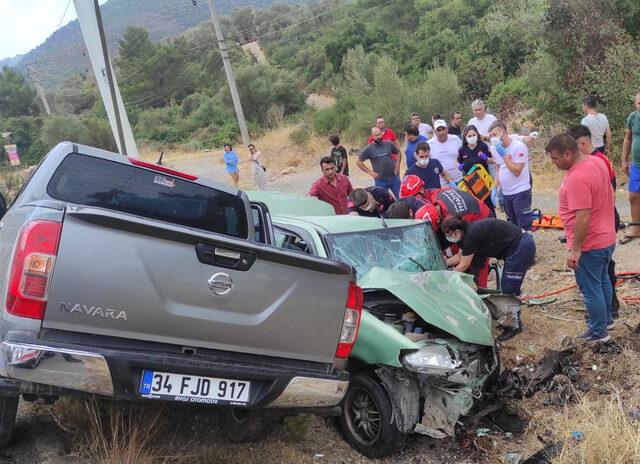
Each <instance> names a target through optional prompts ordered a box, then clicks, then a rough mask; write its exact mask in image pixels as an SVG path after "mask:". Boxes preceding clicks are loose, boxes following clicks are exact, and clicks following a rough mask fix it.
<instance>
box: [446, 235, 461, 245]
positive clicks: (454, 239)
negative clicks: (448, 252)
mask: <svg viewBox="0 0 640 464" xmlns="http://www.w3.org/2000/svg"><path fill="white" fill-rule="evenodd" d="M444 238H446V239H447V241H449V242H451V243H458V242H459V241H460V236H459V235H457V234H456V235H445V236H444Z"/></svg>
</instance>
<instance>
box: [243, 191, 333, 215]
mask: <svg viewBox="0 0 640 464" xmlns="http://www.w3.org/2000/svg"><path fill="white" fill-rule="evenodd" d="M246 193H247V195H248V196H249V200H250V201H259V202H261V203H264V204H266V205H267V207H268V208H269V212H270V213H271V215H272V216H275V215H291V216H298V215H301V216H302V215H312V216H335V214H336V213H335V211H334V210H333V206H331V205H330V204H329V203H326V202H324V201H321V200H318V199H317V198H311V197H305V196H303V195H296V194H294V193H285V192H273V191H260V190H249V191H247V192H246Z"/></svg>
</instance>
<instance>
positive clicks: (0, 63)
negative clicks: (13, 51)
mask: <svg viewBox="0 0 640 464" xmlns="http://www.w3.org/2000/svg"><path fill="white" fill-rule="evenodd" d="M22 57H24V55H16V56H14V57H11V58H5V59H4V60H0V69H2V68H4V67H5V66H9V67H10V68H13V67H14V66H16V65H17V64H18V63H20V60H21V59H22Z"/></svg>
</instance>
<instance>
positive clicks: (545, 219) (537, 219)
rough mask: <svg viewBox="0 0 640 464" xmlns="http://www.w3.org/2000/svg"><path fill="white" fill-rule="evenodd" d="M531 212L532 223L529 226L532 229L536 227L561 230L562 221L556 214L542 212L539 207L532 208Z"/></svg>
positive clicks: (562, 227)
mask: <svg viewBox="0 0 640 464" xmlns="http://www.w3.org/2000/svg"><path fill="white" fill-rule="evenodd" d="M532 213H533V217H534V220H533V224H531V227H532V228H533V230H536V229H559V230H563V229H564V226H563V225H562V221H561V220H560V216H556V215H553V214H542V212H541V211H540V210H539V209H534V210H533V211H532Z"/></svg>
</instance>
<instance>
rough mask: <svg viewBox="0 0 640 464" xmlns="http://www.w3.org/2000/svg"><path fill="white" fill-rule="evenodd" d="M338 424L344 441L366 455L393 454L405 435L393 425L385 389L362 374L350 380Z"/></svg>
mask: <svg viewBox="0 0 640 464" xmlns="http://www.w3.org/2000/svg"><path fill="white" fill-rule="evenodd" d="M339 423H340V430H341V431H342V434H343V435H344V437H345V439H346V440H347V442H348V443H349V444H350V445H351V446H353V447H354V448H355V449H356V450H357V451H358V452H359V453H361V454H363V455H365V456H367V457H370V458H378V457H382V456H389V455H391V454H393V453H394V452H396V451H397V450H398V449H400V447H401V446H402V445H403V444H404V441H405V439H406V437H407V434H406V433H404V432H401V431H400V430H398V428H397V427H396V425H395V421H394V420H393V406H392V405H391V400H390V399H389V395H388V394H387V392H386V390H385V389H384V387H383V386H382V384H381V383H380V382H379V381H377V380H376V379H375V378H373V377H371V376H370V375H368V374H365V373H359V374H356V375H355V376H354V377H353V378H352V379H351V382H350V383H349V389H348V390H347V394H346V395H345V397H344V400H343V403H342V415H341V416H340V420H339Z"/></svg>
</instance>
